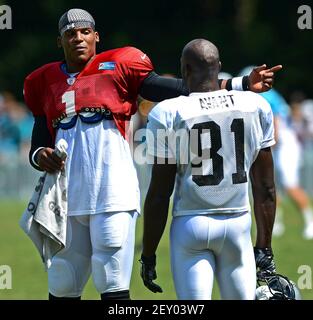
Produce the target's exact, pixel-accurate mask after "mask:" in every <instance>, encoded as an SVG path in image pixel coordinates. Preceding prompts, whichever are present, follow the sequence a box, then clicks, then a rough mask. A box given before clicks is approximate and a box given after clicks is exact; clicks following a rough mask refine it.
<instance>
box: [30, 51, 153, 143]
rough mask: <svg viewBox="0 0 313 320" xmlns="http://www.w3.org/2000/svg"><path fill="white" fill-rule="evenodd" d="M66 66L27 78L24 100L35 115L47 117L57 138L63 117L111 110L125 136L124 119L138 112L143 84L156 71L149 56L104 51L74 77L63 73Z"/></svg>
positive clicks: (51, 67) (58, 64)
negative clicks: (58, 123)
mask: <svg viewBox="0 0 313 320" xmlns="http://www.w3.org/2000/svg"><path fill="white" fill-rule="evenodd" d="M63 63H64V61H59V62H53V63H49V64H46V65H44V66H42V67H41V68H39V69H36V70H35V71H34V72H32V73H31V74H30V75H28V76H27V77H26V79H25V82H24V98H25V102H26V104H27V106H28V107H29V109H30V110H31V111H32V113H33V115H34V116H43V115H45V116H46V118H47V125H48V128H49V131H50V133H51V135H52V137H53V138H54V137H55V129H54V127H55V124H56V123H57V122H58V121H60V120H62V119H63V118H66V117H70V116H73V115H75V114H76V113H79V112H80V111H90V112H99V110H100V111H101V110H103V109H109V110H110V111H111V112H112V113H113V118H114V121H115V123H116V126H117V128H118V129H119V130H120V132H121V134H122V135H123V136H125V120H129V119H130V117H131V115H132V114H134V113H135V112H136V111H137V97H138V93H139V89H140V86H141V83H142V81H143V80H144V79H145V78H146V77H147V75H148V74H149V73H150V72H151V71H152V70H153V66H152V63H151V61H150V59H149V57H148V56H147V55H146V54H144V53H143V52H142V51H140V50H138V49H136V48H134V47H124V48H118V49H113V50H109V51H105V52H102V53H100V54H98V55H96V56H95V57H94V58H93V59H92V60H91V61H90V62H89V63H88V64H87V65H86V66H85V68H84V69H83V70H82V71H81V72H80V73H79V74H78V75H77V76H76V77H75V78H70V77H69V76H68V75H67V74H66V73H65V72H63V71H62V69H61V65H62V64H63Z"/></svg>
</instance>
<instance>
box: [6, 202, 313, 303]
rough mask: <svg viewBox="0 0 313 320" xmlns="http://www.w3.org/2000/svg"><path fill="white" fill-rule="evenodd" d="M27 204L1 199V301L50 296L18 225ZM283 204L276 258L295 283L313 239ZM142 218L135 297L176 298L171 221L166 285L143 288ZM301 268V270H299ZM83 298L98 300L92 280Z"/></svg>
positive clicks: (163, 251) (161, 276)
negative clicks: (7, 279)
mask: <svg viewBox="0 0 313 320" xmlns="http://www.w3.org/2000/svg"><path fill="white" fill-rule="evenodd" d="M25 206H26V203H25V202H16V201H9V200H5V201H0V217H1V222H0V266H2V265H8V266H10V268H11V270H12V289H1V283H2V281H1V279H3V278H2V277H3V276H4V275H3V274H1V273H0V299H1V300H2V299H47V274H46V273H45V271H44V267H43V264H42V263H41V260H40V257H39V254H38V253H37V251H36V249H35V247H34V246H33V244H32V242H31V241H30V240H29V239H28V237H27V236H26V235H25V234H24V233H23V231H22V230H21V229H20V227H19V225H18V221H19V218H20V216H21V214H22V212H23V210H24V208H25ZM284 207H285V208H286V210H285V212H286V213H285V214H284V218H285V221H286V232H285V234H284V235H283V236H282V237H281V238H278V239H276V238H274V241H273V249H274V254H275V261H276V265H277V269H278V272H279V273H281V274H283V275H287V276H288V277H289V278H290V279H291V280H293V281H294V282H295V283H298V279H299V278H300V277H303V272H304V271H310V269H311V268H313V253H312V252H313V240H311V241H310V240H303V238H302V236H301V233H302V220H301V215H300V214H299V213H298V212H297V211H296V209H295V207H294V206H293V204H292V203H290V202H289V201H285V202H284ZM287 212H288V214H287ZM142 221H143V219H142V218H140V219H138V223H137V242H136V254H135V260H134V268H133V276H132V282H131V296H132V299H135V300H143V299H144V300H152V299H162V300H163V299H164V300H169V299H176V295H175V292H174V288H173V282H172V279H171V276H170V275H171V273H170V266H169V250H168V244H169V241H168V225H169V223H168V225H167V230H166V232H165V233H164V235H165V237H164V238H163V239H162V241H161V243H160V246H159V249H158V252H157V262H158V263H157V273H158V279H157V281H156V282H157V283H158V284H159V285H160V286H161V287H162V288H163V294H153V293H152V292H150V291H149V290H148V289H146V288H145V287H144V285H143V283H142V281H141V278H140V276H139V268H140V263H139V262H138V260H139V257H140V253H141V244H140V243H141V236H142ZM168 222H169V221H168ZM299 268H300V269H299ZM298 270H299V272H301V273H298ZM302 279H303V278H302ZM300 280H301V279H300ZM305 280H306V281H300V282H301V283H302V284H305V285H306V286H307V289H302V290H301V294H302V297H303V299H311V300H313V289H312V286H313V283H312V282H313V279H312V272H311V273H310V274H309V273H307V277H306V279H305ZM300 282H299V284H300ZM309 287H311V288H309ZM217 292H218V290H217V286H215V288H214V290H213V298H214V299H218V298H219V295H218V293H217ZM83 299H96V300H98V299H99V295H98V293H97V292H96V290H95V289H94V287H93V284H92V281H91V280H90V281H89V282H88V284H87V287H86V289H85V293H84V295H83Z"/></svg>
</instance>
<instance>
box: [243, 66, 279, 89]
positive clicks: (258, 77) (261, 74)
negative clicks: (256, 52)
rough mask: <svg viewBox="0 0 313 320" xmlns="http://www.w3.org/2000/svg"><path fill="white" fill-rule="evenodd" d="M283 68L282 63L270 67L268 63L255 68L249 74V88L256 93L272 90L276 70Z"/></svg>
mask: <svg viewBox="0 0 313 320" xmlns="http://www.w3.org/2000/svg"><path fill="white" fill-rule="evenodd" d="M282 68H283V66H282V65H280V64H279V65H277V66H274V67H272V68H269V69H267V66H266V64H263V65H262V66H258V67H255V68H253V70H252V71H251V73H250V74H249V89H250V90H251V91H253V92H256V93H260V92H265V91H268V90H270V89H271V88H272V87H273V83H274V76H275V72H277V71H279V70H281V69H282Z"/></svg>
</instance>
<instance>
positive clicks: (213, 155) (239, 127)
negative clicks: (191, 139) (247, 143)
mask: <svg viewBox="0 0 313 320" xmlns="http://www.w3.org/2000/svg"><path fill="white" fill-rule="evenodd" d="M192 129H195V130H196V131H195V132H197V135H198V137H197V142H198V143H197V144H192V143H191V151H192V152H193V153H194V154H196V155H198V156H197V157H195V158H194V159H193V160H192V162H191V167H192V168H201V167H202V160H201V159H202V154H203V151H205V150H209V154H210V159H212V168H213V173H212V174H208V175H192V180H193V181H194V182H195V183H196V184H197V185H198V186H216V185H218V184H220V182H221V181H222V180H223V179H224V159H223V157H222V156H221V155H220V154H218V151H219V149H220V148H221V147H222V137H221V127H220V126H219V125H218V124H217V123H216V122H214V121H207V122H201V123H197V124H194V125H193V127H192ZM230 129H231V131H230V134H233V135H234V140H233V139H228V140H227V141H234V143H235V155H236V156H235V159H227V160H226V161H233V160H235V161H236V172H234V173H232V182H233V184H239V183H245V182H247V172H246V171H245V168H244V159H245V150H244V121H243V119H242V118H240V119H234V120H233V121H232V123H231V126H230ZM204 130H206V131H208V130H209V131H210V139H211V147H210V148H207V147H206V146H202V142H201V135H202V134H203V131H204ZM229 147H230V146H229Z"/></svg>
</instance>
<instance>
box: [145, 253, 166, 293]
mask: <svg viewBox="0 0 313 320" xmlns="http://www.w3.org/2000/svg"><path fill="white" fill-rule="evenodd" d="M139 262H140V263H141V269H140V275H141V278H142V280H143V283H144V285H145V286H146V287H147V288H148V289H149V290H150V291H152V292H154V293H156V292H163V290H162V288H161V287H160V286H159V285H157V284H156V283H154V282H153V281H152V280H155V279H156V278H157V274H156V271H155V266H156V255H155V254H154V255H153V256H151V257H145V256H144V255H141V259H140V260H139Z"/></svg>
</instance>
